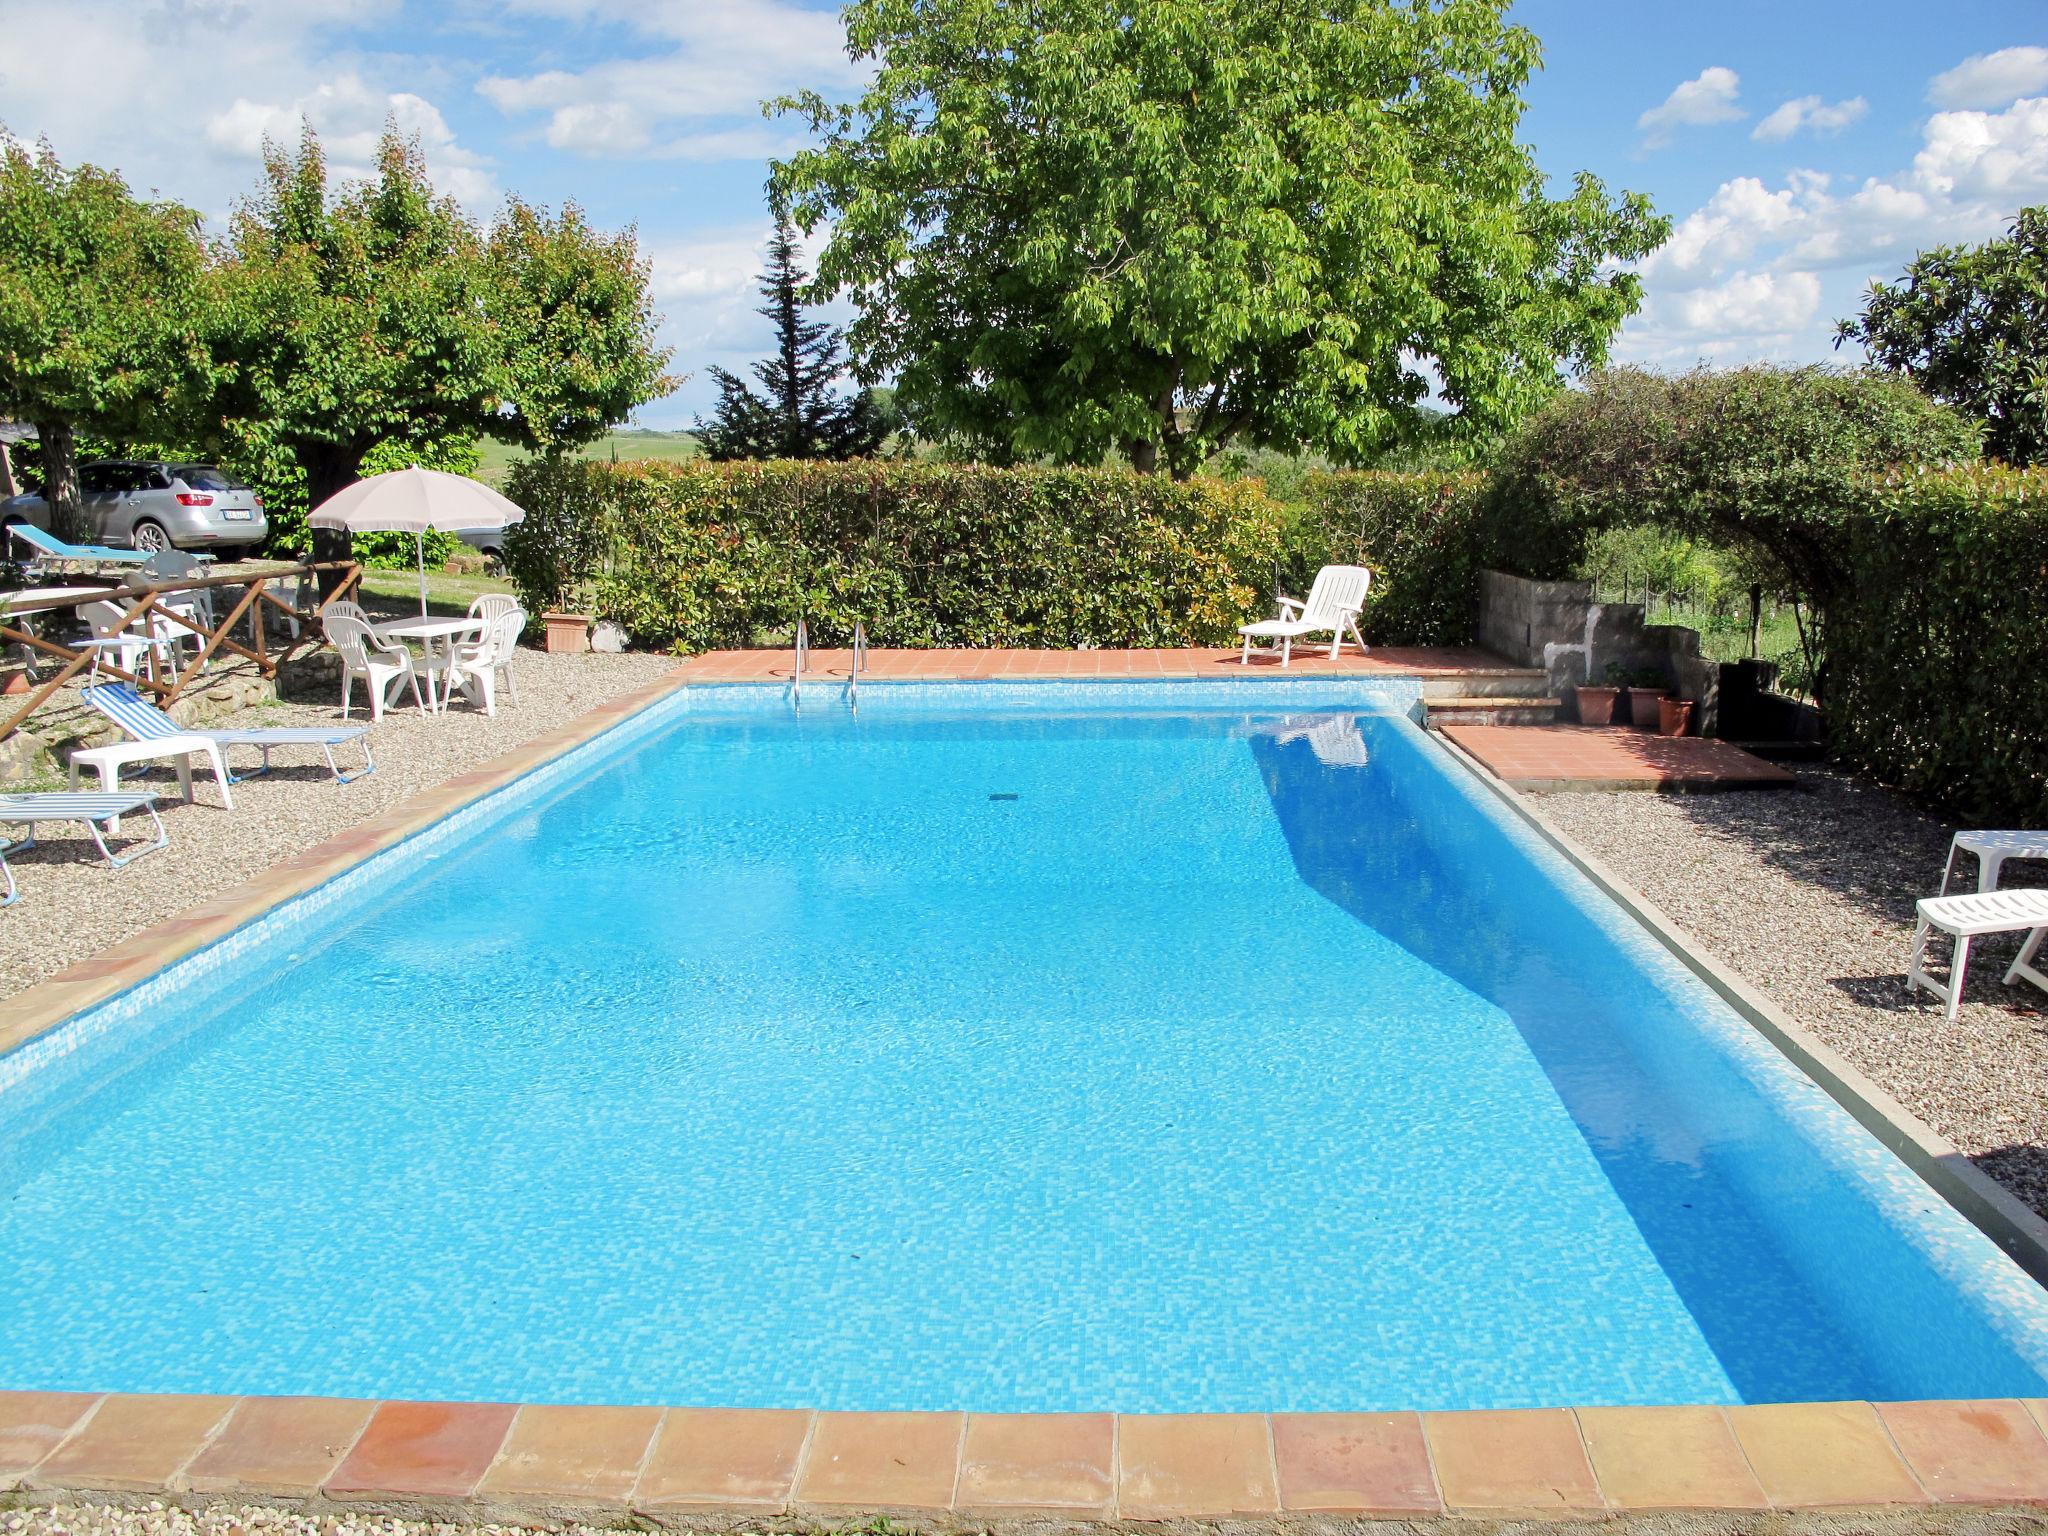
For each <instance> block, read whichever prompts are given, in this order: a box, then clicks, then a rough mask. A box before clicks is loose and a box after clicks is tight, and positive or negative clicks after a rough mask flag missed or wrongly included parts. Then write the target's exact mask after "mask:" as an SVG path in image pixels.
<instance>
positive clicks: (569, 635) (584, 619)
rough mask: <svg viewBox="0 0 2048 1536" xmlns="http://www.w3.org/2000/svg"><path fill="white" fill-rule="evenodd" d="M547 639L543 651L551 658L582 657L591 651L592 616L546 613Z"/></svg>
mask: <svg viewBox="0 0 2048 1536" xmlns="http://www.w3.org/2000/svg"><path fill="white" fill-rule="evenodd" d="M540 621H541V623H542V624H544V625H546V626H547V638H546V641H545V643H544V644H543V645H542V647H541V649H543V650H545V651H546V652H547V653H548V654H549V655H550V656H580V655H582V654H583V653H584V652H585V651H587V650H589V649H590V615H589V614H587V613H544V614H542V615H541V616H540Z"/></svg>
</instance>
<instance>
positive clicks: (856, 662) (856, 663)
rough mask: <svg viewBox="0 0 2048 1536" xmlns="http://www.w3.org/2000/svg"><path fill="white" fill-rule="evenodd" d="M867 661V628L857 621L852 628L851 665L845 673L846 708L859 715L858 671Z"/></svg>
mask: <svg viewBox="0 0 2048 1536" xmlns="http://www.w3.org/2000/svg"><path fill="white" fill-rule="evenodd" d="M867 659H868V631H867V626H866V625H864V624H862V623H860V622H859V621H858V620H856V621H855V622H854V626H853V665H852V666H851V667H850V668H848V670H847V673H846V707H847V708H848V709H850V710H852V711H853V712H854V713H855V714H859V713H860V669H861V668H862V667H863V666H864V665H866V663H867Z"/></svg>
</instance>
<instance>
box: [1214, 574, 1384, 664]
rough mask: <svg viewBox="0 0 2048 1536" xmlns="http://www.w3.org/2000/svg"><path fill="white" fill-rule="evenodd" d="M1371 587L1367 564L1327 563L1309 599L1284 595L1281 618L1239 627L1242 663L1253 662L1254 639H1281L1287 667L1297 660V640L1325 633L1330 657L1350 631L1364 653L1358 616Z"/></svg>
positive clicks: (1283, 660)
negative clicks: (1241, 637) (1242, 640)
mask: <svg viewBox="0 0 2048 1536" xmlns="http://www.w3.org/2000/svg"><path fill="white" fill-rule="evenodd" d="M1371 590H1372V572H1371V571H1369V570H1367V569H1366V568H1365V567H1364V566H1362V565H1326V566H1324V567H1323V568H1322V569H1321V570H1320V571H1317V572H1316V579H1315V585H1314V586H1312V587H1310V588H1309V589H1308V601H1307V602H1303V601H1301V600H1300V599H1299V598H1293V597H1283V598H1281V599H1280V617H1278V618H1277V619H1260V620H1259V621H1258V622H1257V623H1255V624H1240V625H1239V626H1238V629H1237V632H1238V634H1240V635H1242V636H1243V637H1244V650H1243V652H1242V654H1240V655H1239V657H1238V662H1239V664H1240V665H1242V666H1249V665H1250V664H1251V659H1252V641H1253V640H1254V639H1260V640H1278V641H1279V642H1280V665H1281V666H1283V667H1284V666H1286V665H1287V664H1288V662H1289V661H1291V660H1292V659H1293V655H1294V642H1295V641H1296V640H1297V639H1299V638H1301V637H1303V636H1306V635H1321V634H1327V635H1328V636H1329V637H1330V660H1332V661H1335V660H1336V659H1337V652H1338V648H1339V647H1340V646H1342V645H1343V643H1344V636H1345V634H1346V633H1349V634H1350V636H1351V638H1352V639H1353V640H1354V641H1356V642H1357V643H1358V654H1359V655H1361V656H1363V655H1364V654H1365V653H1366V649H1367V647H1366V644H1365V636H1363V635H1362V634H1360V633H1359V632H1358V615H1359V614H1360V613H1361V612H1363V611H1364V609H1365V595H1366V593H1367V592H1369V591H1371Z"/></svg>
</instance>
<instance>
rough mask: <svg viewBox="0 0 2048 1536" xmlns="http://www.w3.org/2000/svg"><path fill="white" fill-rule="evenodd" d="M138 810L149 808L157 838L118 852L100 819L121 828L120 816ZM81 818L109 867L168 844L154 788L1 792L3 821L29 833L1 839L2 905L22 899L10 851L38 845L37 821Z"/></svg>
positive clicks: (0, 902) (111, 867)
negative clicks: (10, 841)
mask: <svg viewBox="0 0 2048 1536" xmlns="http://www.w3.org/2000/svg"><path fill="white" fill-rule="evenodd" d="M136 811H147V812H149V819H150V820H151V821H152V822H154V823H155V824H156V841H155V842H153V843H148V844H145V845H144V846H143V847H140V848H135V849H131V850H130V851H128V852H127V853H115V852H114V851H113V850H112V849H111V848H109V847H108V846H107V840H106V837H105V836H104V835H103V834H102V833H101V831H100V823H101V822H105V823H106V824H107V825H108V827H109V828H111V829H113V830H114V831H116V832H118V831H119V830H120V825H121V818H122V817H123V816H128V815H132V814H133V813H134V812H136ZM44 821H82V822H84V823H85V829H86V831H88V832H90V833H91V834H92V840H93V843H94V845H95V846H96V847H98V849H99V851H100V857H101V858H103V859H105V860H106V861H107V867H108V868H109V869H120V868H121V867H122V866H123V865H127V864H133V863H134V862H135V861H136V860H137V859H139V858H141V857H142V856H143V855H144V854H145V853H154V852H156V850H157V849H159V848H164V847H168V846H169V845H170V841H171V840H170V838H169V836H168V835H167V834H166V833H165V832H164V819H163V817H161V816H159V815H157V813H156V791H155V790H131V791H128V792H126V793H123V794H118V795H90V794H75V793H74V794H65V793H61V792H60V793H55V794H19V795H15V794H0V822H5V823H9V824H12V825H15V826H25V827H27V828H28V829H29V835H28V836H27V837H25V838H23V839H22V840H21V841H20V842H18V843H13V844H7V843H0V875H4V876H5V877H6V880H7V894H6V895H5V896H0V907H11V906H13V905H14V903H15V902H17V901H19V900H20V899H21V892H20V891H18V890H17V889H16V888H15V885H14V871H13V870H11V869H9V868H8V867H7V855H8V854H10V853H22V852H25V851H26V850H28V849H30V848H33V847H35V845H36V838H35V829H36V824H37V823H38V822H44Z"/></svg>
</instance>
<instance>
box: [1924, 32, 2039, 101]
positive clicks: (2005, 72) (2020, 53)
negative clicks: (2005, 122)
mask: <svg viewBox="0 0 2048 1536" xmlns="http://www.w3.org/2000/svg"><path fill="white" fill-rule="evenodd" d="M2042 91H2048V48H2041V47H2036V46H2034V45H2033V44H2028V45H2026V46H2025V47H2020V48H2001V49H1999V50H1998V51H1997V52H1996V53H1979V54H1973V55H1972V56H1971V57H1969V58H1967V59H1965V60H1963V62H1962V63H1960V64H1958V65H1957V66H1956V67H1955V68H1954V69H1950V70H1944V71H1943V72H1942V73H1941V74H1938V75H1936V76H1935V77H1934V79H1933V80H1932V81H1930V82H1929V84H1928V87H1927V99H1928V100H1929V101H1931V102H1933V103H1934V104H1935V105H1936V106H1937V107H2003V106H2008V105H2010V104H2011V103H2012V102H2014V101H2016V100H2017V99H2018V98H2020V97H2022V96H2033V95H2038V94H2039V93H2040V92H2042Z"/></svg>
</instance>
